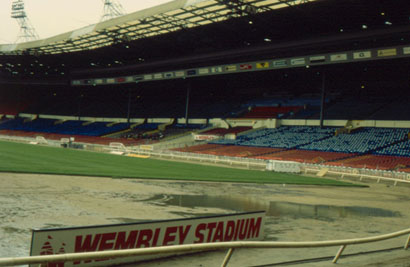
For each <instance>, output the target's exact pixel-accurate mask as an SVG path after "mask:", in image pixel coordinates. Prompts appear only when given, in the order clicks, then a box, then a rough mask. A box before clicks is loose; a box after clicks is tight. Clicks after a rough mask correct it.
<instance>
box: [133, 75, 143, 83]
mask: <svg viewBox="0 0 410 267" xmlns="http://www.w3.org/2000/svg"><path fill="white" fill-rule="evenodd" d="M143 79H144V77H143V76H134V81H135V82H136V81H142V80H143Z"/></svg>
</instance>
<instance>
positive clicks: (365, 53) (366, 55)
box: [353, 51, 372, 59]
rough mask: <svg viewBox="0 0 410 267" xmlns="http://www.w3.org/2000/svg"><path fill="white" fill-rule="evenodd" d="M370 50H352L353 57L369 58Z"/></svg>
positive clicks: (370, 55)
mask: <svg viewBox="0 0 410 267" xmlns="http://www.w3.org/2000/svg"><path fill="white" fill-rule="evenodd" d="M371 57H372V52H371V51H362V52H354V53H353V59H362V58H371Z"/></svg>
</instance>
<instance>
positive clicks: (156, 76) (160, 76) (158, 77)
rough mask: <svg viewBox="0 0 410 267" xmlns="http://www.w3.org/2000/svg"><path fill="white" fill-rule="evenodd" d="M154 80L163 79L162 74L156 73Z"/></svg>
mask: <svg viewBox="0 0 410 267" xmlns="http://www.w3.org/2000/svg"><path fill="white" fill-rule="evenodd" d="M154 79H162V73H155V74H154Z"/></svg>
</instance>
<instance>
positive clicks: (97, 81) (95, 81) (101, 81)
mask: <svg viewBox="0 0 410 267" xmlns="http://www.w3.org/2000/svg"><path fill="white" fill-rule="evenodd" d="M94 83H95V84H103V83H104V80H103V79H95V80H94Z"/></svg>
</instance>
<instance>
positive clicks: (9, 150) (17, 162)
mask: <svg viewBox="0 0 410 267" xmlns="http://www.w3.org/2000/svg"><path fill="white" fill-rule="evenodd" d="M0 172H20V173H44V174H62V175H84V176H102V177H114V178H155V179H176V180H194V181H219V182H244V183H269V184H303V185H329V186H358V185H354V184H351V183H347V182H341V181H336V180H332V179H322V178H315V177H306V176H301V175H294V174H284V173H274V172H268V171H253V170H240V169H232V168H224V167H215V166H204V165H198V164H190V163H181V162H171V161H164V160H155V159H141V158H133V157H125V156H117V155H111V154H104V153H95V152H88V151H81V150H72V149H64V148H55V147H44V146H36V145H28V144H21V143H13V142H3V141H0Z"/></svg>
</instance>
